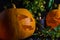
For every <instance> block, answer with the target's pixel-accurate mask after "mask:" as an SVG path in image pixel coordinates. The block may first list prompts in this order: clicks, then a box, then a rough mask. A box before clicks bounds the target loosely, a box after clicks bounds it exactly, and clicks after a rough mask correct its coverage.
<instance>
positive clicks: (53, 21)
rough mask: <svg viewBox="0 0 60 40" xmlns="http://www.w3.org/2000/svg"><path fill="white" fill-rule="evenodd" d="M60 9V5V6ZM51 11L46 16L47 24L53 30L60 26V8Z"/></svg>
mask: <svg viewBox="0 0 60 40" xmlns="http://www.w3.org/2000/svg"><path fill="white" fill-rule="evenodd" d="M59 7H60V4H59ZM59 7H58V9H54V10H52V11H50V12H49V13H48V14H47V16H46V24H47V26H50V27H51V28H52V29H54V28H55V27H57V26H58V25H59V24H60V8H59Z"/></svg>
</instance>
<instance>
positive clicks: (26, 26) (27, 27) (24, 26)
mask: <svg viewBox="0 0 60 40" xmlns="http://www.w3.org/2000/svg"><path fill="white" fill-rule="evenodd" d="M23 28H24V29H25V30H26V29H29V30H33V28H32V26H30V25H23Z"/></svg>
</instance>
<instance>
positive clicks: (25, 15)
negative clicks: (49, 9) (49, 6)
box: [5, 8, 35, 39]
mask: <svg viewBox="0 0 60 40" xmlns="http://www.w3.org/2000/svg"><path fill="white" fill-rule="evenodd" d="M5 13H6V15H7V17H8V20H9V26H10V27H12V29H14V32H15V33H14V38H15V37H18V38H19V39H24V38H27V37H29V36H31V35H33V33H34V31H35V20H34V18H33V16H32V14H31V13H30V12H29V11H28V10H27V9H25V8H11V9H7V10H5Z"/></svg>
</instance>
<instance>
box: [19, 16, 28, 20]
mask: <svg viewBox="0 0 60 40" xmlns="http://www.w3.org/2000/svg"><path fill="white" fill-rule="evenodd" d="M24 18H28V17H27V16H25V15H18V19H19V20H22V19H24Z"/></svg>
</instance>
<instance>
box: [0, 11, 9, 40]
mask: <svg viewBox="0 0 60 40" xmlns="http://www.w3.org/2000/svg"><path fill="white" fill-rule="evenodd" d="M4 18H5V11H3V12H1V13H0V40H8V38H9V37H8V31H7V26H6V23H7V22H4V21H5V19H4Z"/></svg>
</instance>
